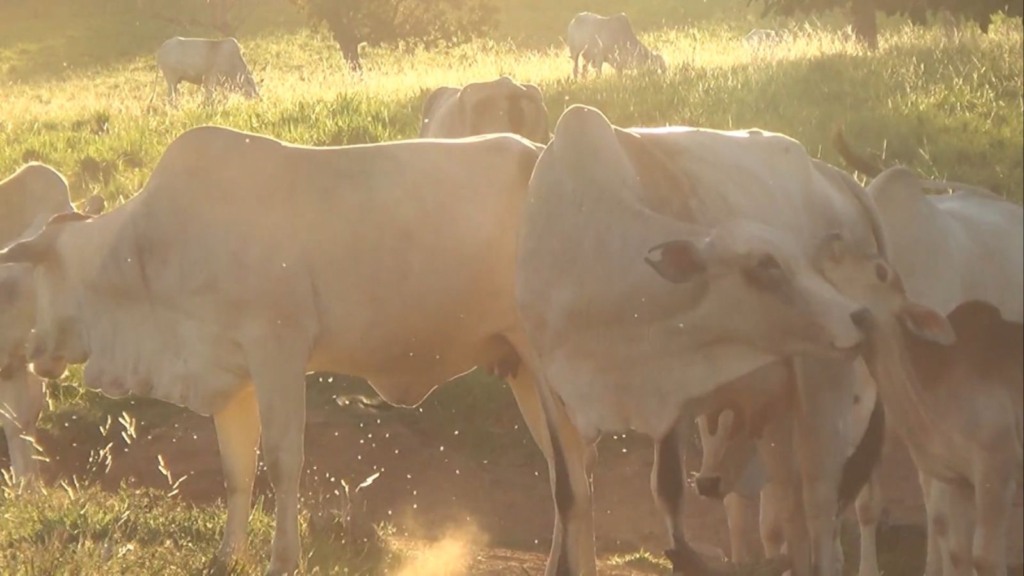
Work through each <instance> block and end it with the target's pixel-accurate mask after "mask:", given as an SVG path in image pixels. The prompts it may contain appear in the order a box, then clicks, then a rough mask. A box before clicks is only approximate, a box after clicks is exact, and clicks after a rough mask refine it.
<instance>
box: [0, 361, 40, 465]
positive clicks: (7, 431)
mask: <svg viewBox="0 0 1024 576" xmlns="http://www.w3.org/2000/svg"><path fill="white" fill-rule="evenodd" d="M8 372H9V374H6V375H5V376H6V378H0V424H3V429H4V435H5V436H6V437H7V449H8V451H10V455H11V470H12V471H13V473H14V478H15V480H25V481H32V480H35V479H37V478H38V476H39V462H38V461H37V460H36V458H35V456H36V451H37V445H36V443H35V435H36V422H37V421H38V420H39V414H40V413H41V412H42V411H43V403H44V402H45V400H46V396H45V391H44V388H43V381H42V380H40V379H39V378H37V377H36V376H35V375H34V374H30V373H29V371H28V369H27V367H26V366H25V365H24V364H21V365H18V366H14V367H13V368H12V369H11V370H9V371H8Z"/></svg>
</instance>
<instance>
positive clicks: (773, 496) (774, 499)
mask: <svg viewBox="0 0 1024 576" xmlns="http://www.w3.org/2000/svg"><path fill="white" fill-rule="evenodd" d="M780 488H784V487H782V486H779V485H778V484H771V483H769V484H765V486H764V488H762V489H761V517H760V522H759V526H758V527H759V529H760V532H761V546H762V547H763V548H764V556H765V558H775V557H776V556H779V555H780V554H782V547H783V546H784V545H785V544H786V538H785V532H784V528H783V522H782V519H783V515H782V509H781V507H782V506H783V505H784V504H786V500H787V499H788V498H787V497H785V496H784V495H782V496H780V495H779V490H780Z"/></svg>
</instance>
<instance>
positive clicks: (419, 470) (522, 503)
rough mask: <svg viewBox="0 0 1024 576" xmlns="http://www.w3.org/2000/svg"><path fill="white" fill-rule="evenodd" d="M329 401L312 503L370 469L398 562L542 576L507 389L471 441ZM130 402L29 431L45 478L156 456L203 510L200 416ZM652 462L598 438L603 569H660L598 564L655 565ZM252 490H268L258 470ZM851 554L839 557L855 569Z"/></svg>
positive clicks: (518, 427)
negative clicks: (650, 557)
mask: <svg viewBox="0 0 1024 576" xmlns="http://www.w3.org/2000/svg"><path fill="white" fill-rule="evenodd" d="M335 392H337V390H334V391H333V392H330V391H329V392H325V393H320V394H310V402H309V412H308V422H307V425H306V451H305V458H306V460H305V461H306V470H307V474H306V478H305V480H304V489H305V492H306V493H307V494H309V495H311V496H312V497H313V498H314V501H317V502H319V504H318V506H323V502H324V501H323V500H322V499H321V496H320V495H322V494H324V493H329V492H331V491H332V490H333V489H334V488H336V487H337V481H338V480H339V479H344V480H346V481H347V482H348V483H349V484H350V485H353V486H354V485H356V484H358V483H360V482H362V481H363V480H364V479H365V478H367V477H369V476H370V475H372V474H374V473H376V472H379V473H380V476H379V477H377V478H376V480H375V481H374V482H373V483H372V485H370V486H369V487H367V488H365V489H364V490H363V491H362V492H361V498H360V499H359V500H356V501H355V504H356V505H357V508H358V509H357V513H358V514H360V515H364V514H365V515H364V518H365V519H368V520H371V521H373V522H381V521H386V522H389V523H391V524H392V525H393V526H394V528H395V531H396V532H395V534H396V539H395V541H396V542H397V545H398V546H400V547H402V548H404V549H406V551H407V552H408V555H409V556H411V557H415V556H416V553H417V551H423V550H427V551H429V552H430V554H429V555H424V558H426V557H428V556H430V557H434V558H437V557H443V558H447V559H448V560H447V562H448V564H447V565H448V566H462V569H461V570H454V571H452V570H451V569H446V570H442V571H440V572H435V573H438V574H440V573H458V574H488V575H490V574H494V575H503V574H520V575H522V574H541V573H543V567H544V558H545V555H546V553H547V547H548V545H549V542H550V535H551V527H552V503H551V496H550V492H549V487H548V480H547V470H546V466H545V464H544V461H543V458H542V457H541V456H540V452H539V450H537V449H536V448H535V447H534V446H533V444H532V441H531V440H530V439H529V436H528V435H527V434H526V433H525V432H524V426H523V424H522V421H521V419H520V417H519V415H518V413H517V412H516V410H515V405H514V403H513V402H512V400H511V394H510V393H508V391H507V390H505V391H504V393H505V397H503V399H502V400H501V403H502V404H507V406H504V407H503V408H502V409H499V410H496V411H495V412H494V413H495V414H496V416H493V417H488V418H487V420H486V422H485V423H483V424H480V423H476V424H475V426H476V427H475V428H474V429H476V430H478V431H479V432H477V434H476V436H478V437H477V438H471V437H468V436H470V434H469V433H468V431H467V430H469V429H470V428H471V427H468V426H467V422H466V421H465V420H464V419H463V418H462V416H461V415H460V414H459V413H458V412H457V411H456V410H452V409H451V408H450V407H445V406H444V405H443V404H442V402H441V401H433V400H428V402H426V403H425V404H424V406H423V407H422V408H421V409H414V410H404V409H394V410H388V411H384V412H368V411H366V410H364V409H362V408H351V407H349V408H343V407H341V406H339V405H338V403H336V402H334V401H333V399H332V394H333V393H335ZM135 406H138V407H139V410H133V409H132V408H129V409H128V410H127V411H128V412H129V413H133V412H134V413H135V416H136V417H137V418H139V420H140V421H139V424H138V427H137V430H138V434H137V437H136V438H135V439H134V440H133V441H132V442H131V443H130V444H126V443H125V441H124V439H123V438H122V437H121V435H120V428H119V427H118V424H117V423H116V421H115V423H114V425H113V426H112V429H111V430H109V431H108V432H107V436H106V439H105V438H104V436H103V435H102V434H101V432H100V431H99V430H98V428H97V427H96V426H95V425H94V424H90V425H80V424H76V420H74V419H68V420H65V421H64V422H63V423H58V424H57V425H56V426H54V427H53V428H51V430H53V431H54V432H44V433H41V434H40V444H41V445H42V446H43V448H44V450H45V452H46V454H47V455H48V456H49V458H50V462H49V463H45V464H44V472H45V474H46V476H47V477H48V479H50V480H54V479H57V478H60V477H68V476H70V475H72V474H77V475H79V476H82V475H85V474H86V469H87V465H88V459H89V453H90V450H92V449H94V448H96V447H102V446H103V445H105V444H106V443H107V442H108V441H112V442H114V446H113V449H112V454H113V458H112V465H111V468H110V471H109V472H108V473H106V474H105V475H103V476H102V482H103V483H104V485H105V486H108V487H110V488H112V489H113V488H116V487H117V486H118V485H119V484H121V483H122V482H125V483H127V484H128V485H135V486H151V487H157V488H162V487H166V486H167V485H168V480H167V478H166V477H165V476H164V474H163V473H162V472H160V471H159V470H158V458H157V457H158V455H159V456H161V457H162V458H163V461H164V463H165V464H166V468H167V469H169V470H170V472H171V474H172V476H173V477H174V478H175V479H177V478H178V477H181V476H187V477H186V478H185V480H183V481H182V482H181V484H180V490H181V493H182V495H183V496H184V497H185V498H188V499H191V500H193V501H196V502H201V503H212V502H215V501H216V500H217V499H218V498H222V496H223V483H222V477H221V471H220V462H219V456H218V449H217V442H216V437H215V434H214V428H213V423H212V420H211V419H210V418H206V417H201V416H198V415H195V414H192V413H190V412H187V411H184V410H175V411H172V412H171V413H170V414H171V415H170V416H167V415H166V414H165V415H164V416H163V417H161V418H159V419H155V420H160V421H161V422H160V423H159V424H157V425H150V424H149V423H147V422H146V421H145V420H144V419H143V418H144V416H145V408H144V407H145V404H144V403H141V402H140V403H138V404H136V405H135ZM163 410H164V412H165V413H166V412H167V410H166V409H163ZM114 417H115V420H116V417H117V415H116V414H115V416H114ZM0 443H2V440H0ZM5 457H6V449H4V448H0V465H6V462H4V461H3V459H4V458H5ZM692 460H694V459H691V462H690V463H689V467H690V468H692V467H693V464H694V463H693V462H692ZM651 464H652V450H651V446H650V443H649V442H647V441H646V440H644V439H642V438H637V437H631V436H619V437H606V438H604V439H603V440H602V441H601V443H600V445H599V461H598V465H597V469H596V472H595V477H594V492H595V517H596V529H597V544H598V550H599V552H600V554H601V556H602V562H603V564H602V567H603V568H602V573H603V574H612V575H627V574H643V573H651V572H652V571H653V572H654V573H659V572H660V573H665V572H666V571H665V570H664V569H659V568H658V567H651V566H649V565H648V566H647V567H645V566H644V565H643V563H640V564H637V563H627V564H625V565H624V564H622V563H621V561H620V562H618V563H609V560H610V559H611V558H613V557H614V556H615V555H621V554H628V553H631V552H636V551H638V550H641V549H645V550H648V551H652V552H655V553H656V554H657V555H658V556H659V557H660V554H661V550H662V549H663V548H664V547H665V546H664V539H665V531H664V529H663V528H662V525H661V522H660V520H659V517H658V514H657V512H656V509H655V506H654V503H653V500H652V498H651V495H650V489H649V487H648V486H649V474H650V469H651ZM882 468H883V490H884V494H885V506H886V520H885V526H884V527H883V529H882V533H881V534H880V542H879V546H880V548H881V553H880V554H881V555H882V556H887V557H888V559H886V560H884V561H883V569H884V568H886V567H887V566H888V571H887V573H888V574H890V575H892V574H898V575H902V574H907V575H908V576H909V575H910V574H914V575H915V576H916V575H919V574H920V573H921V571H920V567H921V566H922V563H923V548H922V546H923V532H922V529H921V526H922V521H923V516H924V514H923V507H922V504H921V497H920V490H919V488H918V484H917V480H916V474H915V472H914V469H913V466H912V464H911V463H910V460H909V457H908V455H907V453H906V450H905V448H904V447H903V446H902V444H901V443H900V442H899V441H897V440H895V439H894V438H889V441H888V442H887V447H886V453H885V456H884V459H883V463H882ZM332 480H333V481H332ZM257 491H258V493H261V494H269V493H270V489H269V485H268V482H267V479H266V475H265V473H263V471H261V473H260V475H259V477H258V480H257ZM686 496H687V500H686V517H687V523H686V529H687V534H688V535H689V537H690V539H691V540H692V541H694V542H696V543H699V545H700V547H701V550H702V551H703V552H706V553H710V554H714V553H716V550H717V551H719V552H718V553H721V552H720V551H726V552H727V551H728V540H727V535H726V531H725V519H724V513H723V511H722V508H721V505H720V504H718V503H716V502H711V501H708V500H704V499H702V498H700V497H698V496H697V495H696V493H695V492H693V491H692V490H688V491H687V494H686ZM268 499H269V498H268ZM360 505H364V506H365V510H363V509H362V508H361V507H360ZM1016 506H1017V508H1016V517H1015V518H1016V520H1015V521H1014V522H1013V528H1012V533H1011V541H1012V542H1013V543H1014V546H1013V548H1014V550H1013V552H1012V555H1011V560H1015V562H1016V563H1020V562H1021V541H1022V527H1021V524H1022V523H1024V512H1022V509H1021V502H1020V499H1019V498H1018V502H1017V503H1016ZM855 527H856V522H855V520H854V519H853V516H852V511H848V512H847V518H846V519H845V526H844V538H845V537H847V536H848V537H849V538H848V540H849V542H848V544H847V545H846V546H844V547H845V548H847V550H849V551H851V552H852V551H854V550H856V542H855V541H856V538H857V533H856V528H855ZM855 556H856V554H848V558H850V559H851V563H853V564H855V563H856V560H855V559H854V558H855ZM893 562H896V563H895V564H894V563H893ZM851 569H852V566H851ZM417 572H418V571H415V570H414V571H412V572H409V573H410V574H412V573H417ZM423 573H425V570H424V571H423Z"/></svg>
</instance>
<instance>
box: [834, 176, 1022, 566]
mask: <svg viewBox="0 0 1024 576" xmlns="http://www.w3.org/2000/svg"><path fill="white" fill-rule="evenodd" d="M901 170H902V169H901ZM885 176H886V174H883V176H881V177H880V179H881V178H884V177H885ZM896 176H897V177H898V178H909V177H912V176H913V175H912V174H909V173H906V171H903V173H899V174H896ZM989 224H992V222H991V221H990V222H989ZM1018 231H1019V229H1018ZM993 232H994V234H993V236H995V237H998V236H999V230H993ZM1015 242H1016V243H1017V244H1020V243H1022V242H1024V236H1022V235H1020V234H1018V235H1017V237H1016V238H1015ZM932 257H934V258H941V257H942V254H935V255H933V256H932ZM993 263H994V264H995V265H996V266H998V265H999V264H1000V263H999V262H998V261H996V260H993ZM1017 266H1018V270H1019V266H1020V264H1019V263H1018V264H1017ZM820 267H821V269H822V270H823V272H824V273H825V274H826V276H827V277H828V278H829V279H830V281H832V282H833V283H834V284H835V285H836V286H837V287H840V288H841V289H842V290H844V291H845V292H847V293H850V294H855V295H856V297H858V298H859V299H861V300H862V301H864V302H866V303H867V304H868V305H869V306H870V307H871V308H872V310H874V311H876V312H877V318H876V324H875V325H874V326H873V327H872V329H871V330H869V332H870V337H869V340H868V346H867V347H866V349H865V358H866V359H867V363H868V367H869V368H870V370H871V372H872V375H873V376H874V377H875V380H876V381H877V382H878V384H879V393H880V394H881V396H882V398H883V400H884V401H885V404H886V408H887V410H888V411H889V413H890V414H891V415H892V418H891V420H892V422H893V424H894V426H895V427H896V430H897V432H898V433H899V434H900V436H901V437H902V438H903V440H904V441H905V442H906V444H907V446H908V448H909V449H910V453H911V456H912V457H913V459H914V463H915V464H916V466H917V468H918V472H919V474H920V476H921V481H922V488H923V492H924V494H925V502H926V506H927V507H928V518H929V551H928V561H929V566H927V568H926V573H927V574H930V575H931V574H940V573H943V574H947V575H948V574H957V575H961V574H963V575H967V574H978V575H979V576H995V575H1001V576H1005V574H1006V573H1007V561H1006V547H1007V533H1008V531H1009V522H1010V520H1011V516H1012V515H1013V500H1014V497H1015V496H1016V493H1017V492H1018V490H1020V488H1021V486H1022V482H1024V424H1022V423H1024V384H1022V382H1024V354H1022V352H1021V351H1022V350H1024V324H1022V323H1021V319H1020V317H1016V318H1012V319H1010V318H1007V312H1012V310H1007V309H1004V308H1001V307H1000V306H998V305H994V304H992V303H989V302H985V301H980V300H972V301H968V302H965V303H962V304H959V305H957V306H956V307H955V308H954V309H953V310H952V311H951V312H950V313H949V314H948V315H947V316H943V315H942V314H941V313H940V312H938V311H936V310H935V309H933V308H931V307H929V306H926V305H923V304H920V303H917V302H914V301H913V300H911V299H910V298H909V297H908V296H909V288H908V287H905V286H904V284H903V280H902V278H901V275H900V274H899V273H898V272H896V271H895V270H894V269H893V268H891V267H890V266H889V265H888V264H886V263H885V262H884V261H883V260H882V259H881V258H878V257H877V256H874V255H873V254H865V253H863V252H862V251H859V250H851V249H850V248H849V247H847V246H846V245H845V243H844V242H843V241H842V240H835V241H832V242H830V243H827V244H826V245H825V246H823V250H822V256H821V258H820ZM940 562H941V564H942V569H941V570H940V567H939V566H938V563H940Z"/></svg>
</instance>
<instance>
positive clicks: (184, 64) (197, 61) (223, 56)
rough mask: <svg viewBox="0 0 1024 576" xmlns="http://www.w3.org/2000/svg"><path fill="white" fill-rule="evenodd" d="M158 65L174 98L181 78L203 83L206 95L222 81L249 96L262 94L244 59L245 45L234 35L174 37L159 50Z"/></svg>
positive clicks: (211, 92)
mask: <svg viewBox="0 0 1024 576" xmlns="http://www.w3.org/2000/svg"><path fill="white" fill-rule="evenodd" d="M156 65H157V66H158V67H159V68H160V72H162V73H163V75H164V79H165V80H167V96H168V98H170V99H171V100H172V101H173V100H174V99H175V98H176V97H177V95H178V84H179V83H180V82H182V81H185V82H188V83H190V84H196V85H199V86H202V87H203V89H204V90H205V92H206V97H207V98H209V97H211V96H213V90H214V88H216V87H217V86H220V85H222V84H227V85H229V86H232V87H235V88H237V89H239V90H240V91H241V92H242V94H243V95H245V96H246V97H247V98H257V97H259V95H260V94H259V90H258V89H257V88H256V82H255V81H254V80H253V78H252V73H251V72H250V71H249V66H248V65H246V63H245V60H244V59H243V58H242V47H241V46H240V45H239V44H238V41H237V40H235V39H234V38H221V39H219V40H212V39H208V38H182V37H180V36H175V37H174V38H171V39H170V40H167V41H166V42H164V43H163V44H161V45H160V48H159V49H158V50H157V51H156Z"/></svg>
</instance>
